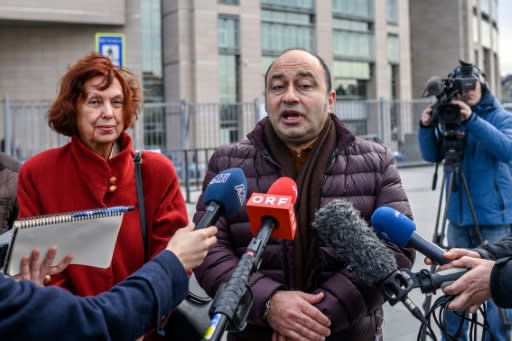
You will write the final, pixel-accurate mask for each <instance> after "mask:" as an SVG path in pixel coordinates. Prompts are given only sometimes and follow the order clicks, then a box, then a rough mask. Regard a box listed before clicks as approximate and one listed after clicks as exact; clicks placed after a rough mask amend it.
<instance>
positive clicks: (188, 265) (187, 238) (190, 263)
mask: <svg viewBox="0 0 512 341" xmlns="http://www.w3.org/2000/svg"><path fill="white" fill-rule="evenodd" d="M194 227H195V224H194V223H190V224H188V225H187V226H185V227H183V228H181V229H178V230H177V231H176V233H175V234H174V236H173V237H172V238H171V240H169V243H168V244H167V248H166V249H167V250H169V251H171V252H173V253H174V254H175V255H176V257H178V259H179V260H180V262H181V264H183V267H184V268H185V269H193V268H195V267H196V266H198V265H199V264H201V263H202V262H203V260H204V258H205V257H206V255H207V254H208V249H209V248H210V247H211V246H212V245H214V244H215V243H216V242H217V237H216V236H215V235H216V234H217V228H216V227H215V226H209V227H207V228H203V229H199V230H195V231H194Z"/></svg>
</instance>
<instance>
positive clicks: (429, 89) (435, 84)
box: [422, 76, 444, 97]
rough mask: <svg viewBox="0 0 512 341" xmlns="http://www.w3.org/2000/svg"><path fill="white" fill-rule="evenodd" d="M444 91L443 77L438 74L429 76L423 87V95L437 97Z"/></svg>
mask: <svg viewBox="0 0 512 341" xmlns="http://www.w3.org/2000/svg"><path fill="white" fill-rule="evenodd" d="M443 91H444V83H443V79H442V78H441V77H439V76H432V77H430V78H429V80H428V81H427V83H425V87H424V88H423V93H422V96H423V97H430V96H436V97H438V96H439V95H441V94H442V93H443Z"/></svg>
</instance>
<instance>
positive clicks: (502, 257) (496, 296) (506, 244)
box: [475, 235, 512, 308]
mask: <svg viewBox="0 0 512 341" xmlns="http://www.w3.org/2000/svg"><path fill="white" fill-rule="evenodd" d="M475 251H477V252H478V253H479V254H480V256H482V258H486V259H491V260H496V264H495V265H494V267H493V269H492V272H491V283H490V285H491V295H492V298H493V300H494V302H495V303H496V305H498V306H499V307H502V308H512V291H511V290H510V280H511V279H512V236H511V235H509V236H506V237H504V238H503V239H501V240H500V241H498V242H496V243H494V244H489V245H483V246H481V247H478V248H477V249H475Z"/></svg>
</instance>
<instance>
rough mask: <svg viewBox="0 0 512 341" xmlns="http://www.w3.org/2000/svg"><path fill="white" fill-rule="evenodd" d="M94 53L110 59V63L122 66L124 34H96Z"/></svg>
mask: <svg viewBox="0 0 512 341" xmlns="http://www.w3.org/2000/svg"><path fill="white" fill-rule="evenodd" d="M96 52H98V53H99V54H102V55H104V56H107V57H110V59H112V63H114V64H115V65H117V66H119V67H123V66H124V34H122V33H96Z"/></svg>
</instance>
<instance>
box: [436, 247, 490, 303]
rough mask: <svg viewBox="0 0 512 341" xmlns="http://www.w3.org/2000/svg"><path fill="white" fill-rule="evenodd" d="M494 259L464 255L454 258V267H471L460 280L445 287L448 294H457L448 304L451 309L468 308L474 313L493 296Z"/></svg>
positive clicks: (444, 290)
mask: <svg viewBox="0 0 512 341" xmlns="http://www.w3.org/2000/svg"><path fill="white" fill-rule="evenodd" d="M494 263H495V262H494V261H491V260H487V259H478V258H475V257H467V256H464V257H462V258H460V259H457V260H454V261H453V262H452V263H451V265H452V266H453V267H459V268H468V269H470V270H469V271H468V272H467V273H465V274H464V275H463V276H462V277H460V278H459V279H458V280H456V281H455V282H453V283H452V284H450V285H449V286H447V287H446V288H444V289H443V292H444V293H445V294H447V295H451V296H456V297H455V298H454V299H453V301H451V302H450V304H449V305H448V309H450V310H457V311H462V310H467V311H469V312H471V313H474V312H476V311H477V310H478V307H479V306H480V305H481V304H482V303H483V302H484V301H486V300H487V299H489V298H490V297H491V287H490V281H491V271H492V268H493V266H494Z"/></svg>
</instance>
